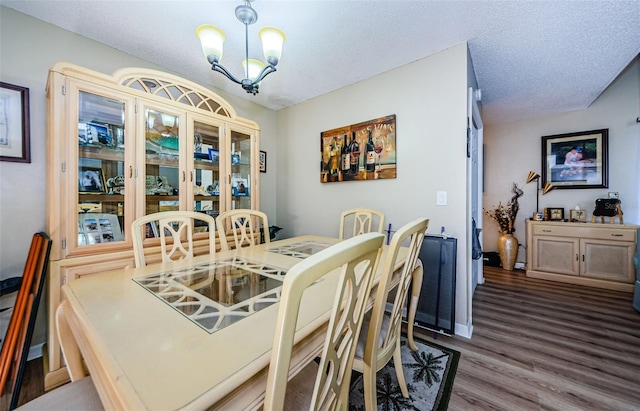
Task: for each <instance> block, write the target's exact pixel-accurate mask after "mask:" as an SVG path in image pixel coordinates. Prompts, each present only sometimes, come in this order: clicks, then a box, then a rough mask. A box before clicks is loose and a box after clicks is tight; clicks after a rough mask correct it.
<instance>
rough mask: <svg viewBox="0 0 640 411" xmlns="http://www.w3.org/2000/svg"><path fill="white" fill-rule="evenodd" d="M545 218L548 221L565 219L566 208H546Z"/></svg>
mask: <svg viewBox="0 0 640 411" xmlns="http://www.w3.org/2000/svg"><path fill="white" fill-rule="evenodd" d="M544 219H545V220H547V221H562V220H564V208H554V207H549V208H545V209H544Z"/></svg>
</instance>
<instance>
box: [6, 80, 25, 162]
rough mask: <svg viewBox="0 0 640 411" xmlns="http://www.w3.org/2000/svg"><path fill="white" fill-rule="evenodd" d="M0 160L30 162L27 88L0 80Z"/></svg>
mask: <svg viewBox="0 0 640 411" xmlns="http://www.w3.org/2000/svg"><path fill="white" fill-rule="evenodd" d="M0 118H1V119H2V120H1V121H0V161H13V162H16V163H30V162H31V143H30V131H29V89H28V88H26V87H20V86H14V85H13V84H9V83H2V82H0Z"/></svg>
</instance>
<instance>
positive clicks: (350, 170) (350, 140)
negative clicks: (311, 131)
mask: <svg viewBox="0 0 640 411" xmlns="http://www.w3.org/2000/svg"><path fill="white" fill-rule="evenodd" d="M390 178H396V116H395V114H392V115H390V116H386V117H380V118H376V119H373V120H369V121H365V122H362V123H358V124H352V125H350V126H344V127H340V128H335V129H332V130H327V131H323V132H322V133H320V182H322V183H334V182H341V181H354V180H381V179H390Z"/></svg>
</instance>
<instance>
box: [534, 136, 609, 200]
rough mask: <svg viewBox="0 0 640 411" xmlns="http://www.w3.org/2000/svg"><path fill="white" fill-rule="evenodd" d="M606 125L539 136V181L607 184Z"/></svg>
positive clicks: (565, 184) (559, 184)
mask: <svg viewBox="0 0 640 411" xmlns="http://www.w3.org/2000/svg"><path fill="white" fill-rule="evenodd" d="M608 150H609V129H600V130H589V131H580V132H575V133H567V134H556V135H551V136H543V137H542V182H541V186H542V187H544V186H545V185H546V184H547V183H550V184H551V185H552V186H553V187H554V188H559V189H566V188H608V187H609V172H608V171H609V151H608Z"/></svg>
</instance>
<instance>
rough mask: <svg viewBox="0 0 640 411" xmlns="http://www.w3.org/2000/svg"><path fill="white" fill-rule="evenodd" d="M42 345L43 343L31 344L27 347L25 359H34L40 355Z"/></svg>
mask: <svg viewBox="0 0 640 411" xmlns="http://www.w3.org/2000/svg"><path fill="white" fill-rule="evenodd" d="M43 347H44V343H40V344H37V345H32V346H31V347H29V354H27V361H31V360H35V359H36V358H40V357H42V350H43Z"/></svg>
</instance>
